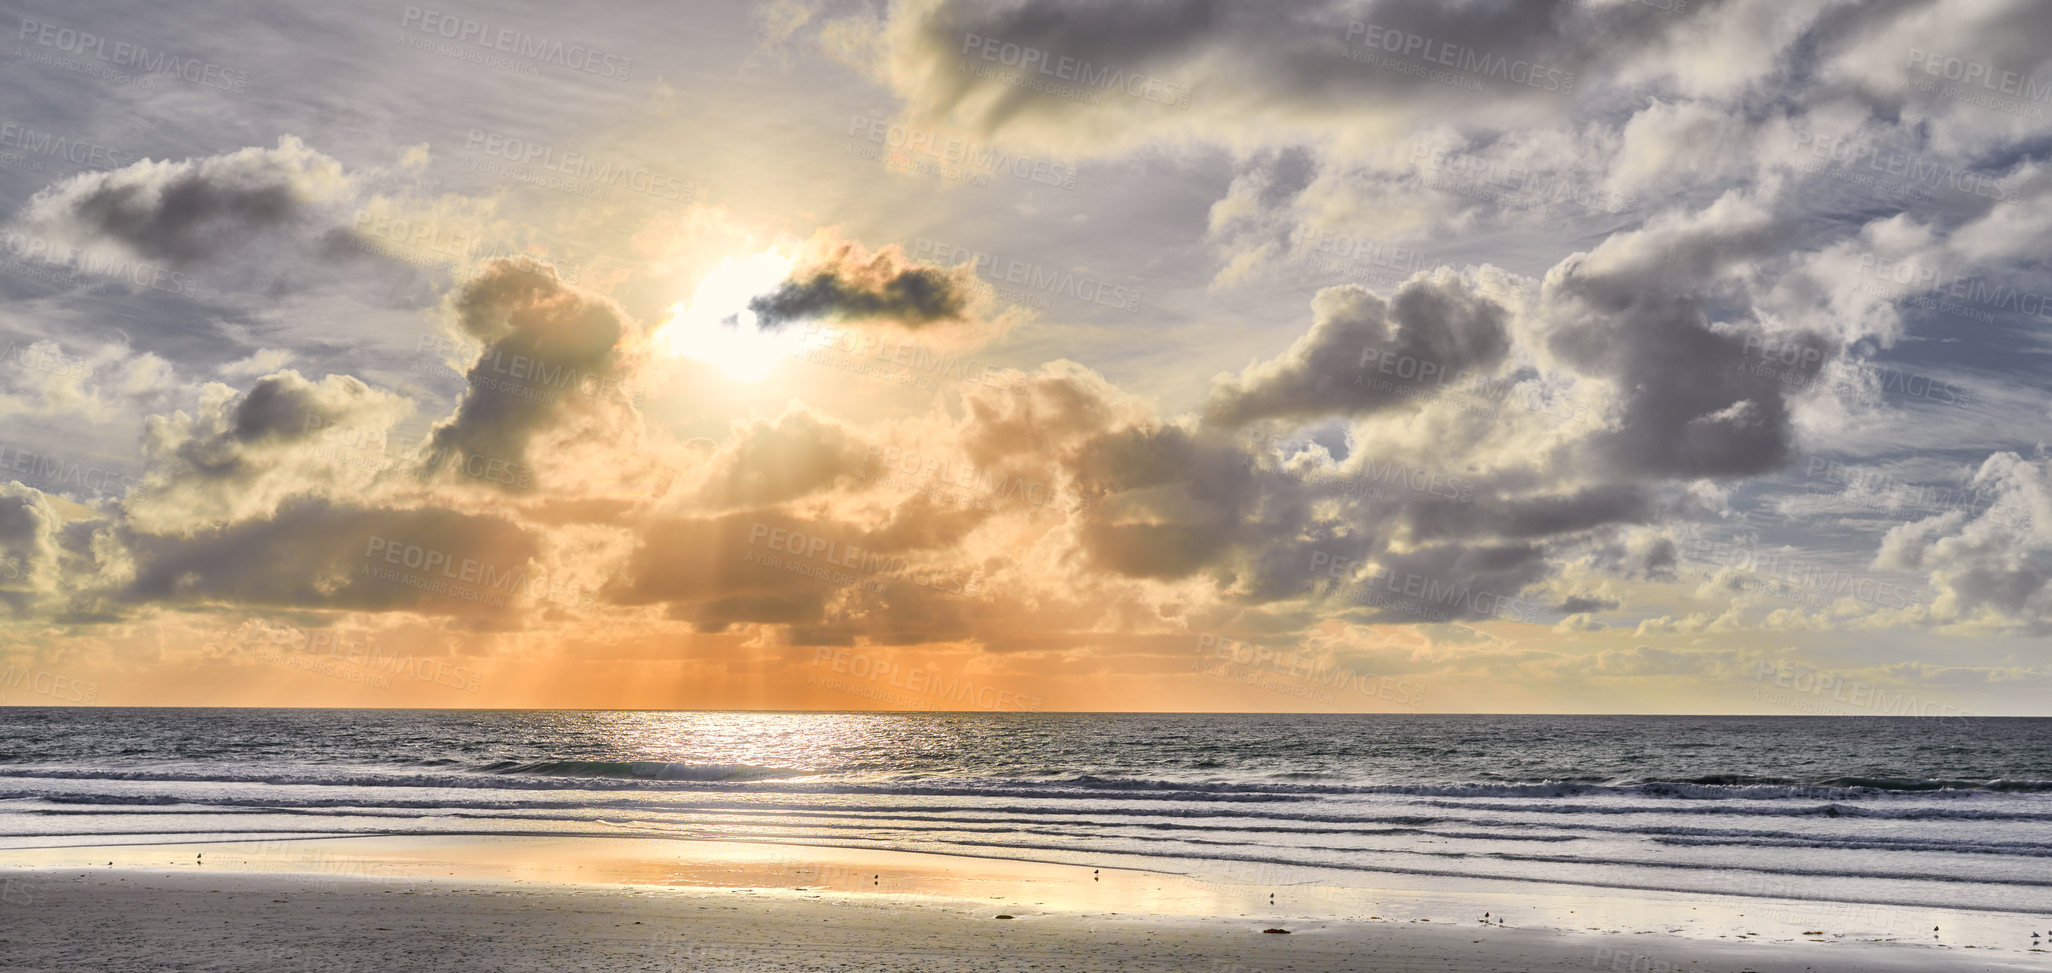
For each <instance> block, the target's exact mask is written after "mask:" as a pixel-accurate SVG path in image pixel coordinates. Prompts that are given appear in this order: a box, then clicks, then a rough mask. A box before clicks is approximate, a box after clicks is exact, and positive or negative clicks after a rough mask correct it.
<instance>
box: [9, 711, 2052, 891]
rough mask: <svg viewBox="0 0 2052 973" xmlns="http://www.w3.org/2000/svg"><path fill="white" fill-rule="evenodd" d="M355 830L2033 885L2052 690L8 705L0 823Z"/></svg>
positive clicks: (2050, 816) (1800, 883)
mask: <svg viewBox="0 0 2052 973" xmlns="http://www.w3.org/2000/svg"><path fill="white" fill-rule="evenodd" d="M347 834H374V835H505V834H522V835H557V836H570V835H584V834H594V835H605V836H609V837H633V836H655V837H683V838H706V839H721V840H738V841H768V842H779V843H791V844H798V845H826V846H836V847H848V848H881V849H893V850H899V851H912V852H938V853H945V854H951V855H973V856H983V857H997V858H1010V859H1021V860H1029V861H1042V862H1053V863H1063V864H1079V865H1089V866H1091V867H1127V868H1142V869H1151V870H1156V871H1168V872H1177V873H1182V874H1187V875H1191V876H1195V877H1197V878H1202V879H1208V880H1211V881H1217V882H1238V883H1251V884H1262V885H1284V886H1287V885H1299V884H1301V885H1319V886H1351V887H1374V886H1376V885H1377V884H1378V883H1381V882H1386V881H1389V880H1391V879H1392V878H1395V877H1404V878H1405V879H1406V880H1407V881H1411V882H1414V883H1415V882H1417V881H1420V880H1427V881H1429V880H1432V879H1433V877H1435V876H1443V877H1446V878H1448V879H1464V880H1468V879H1487V880H1492V881H1501V882H1513V883H1515V882H1527V883H1546V884H1547V885H1549V886H1552V887H1562V886H1566V887H1583V888H1589V889H1612V890H1662V891H1671V892H1689V893H1714V894H1728V895H1736V896H1754V897H1761V898H1771V899H1791V898H1797V899H1810V900H1821V901H1837V902H1847V903H1881V904H1889V905H1929V906H1934V907H1943V908H1954V909H1975V910H1986V911H1994V912H2006V913H2041V914H2042V913H2052V867H2048V863H2052V719H2004V718H1943V719H1931V718H1900V719H1894V718H1838V717H1653V716H1432V715H1400V716H1388V715H1375V716H1263V715H1194V714H1193V715H1108V714H1056V713H1018V714H953V713H914V714H880V713H701V712H617V711H590V712H586V711H417V710H303V709H270V710H264V709H59V708H47V709H45V708H26V707H15V708H5V709H0V847H4V848H17V849H19V848H35V847H46V848H47V847H64V846H81V845H93V844H108V843H121V842H128V841H157V840H179V841H187V842H190V841H193V840H201V839H206V840H212V839H216V838H218V839H222V840H230V839H259V840H260V839H280V838H293V837H312V836H326V835H347ZM144 836H149V837H144ZM1534 887H1535V888H1537V887H1539V886H1537V885H1535V886H1534Z"/></svg>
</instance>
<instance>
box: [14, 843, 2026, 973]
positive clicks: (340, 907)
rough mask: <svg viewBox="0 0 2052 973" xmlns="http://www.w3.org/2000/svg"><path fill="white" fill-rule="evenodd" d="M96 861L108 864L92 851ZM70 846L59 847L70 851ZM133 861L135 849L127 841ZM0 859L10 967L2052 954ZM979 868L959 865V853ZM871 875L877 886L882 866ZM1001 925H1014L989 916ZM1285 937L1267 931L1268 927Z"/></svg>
mask: <svg viewBox="0 0 2052 973" xmlns="http://www.w3.org/2000/svg"><path fill="white" fill-rule="evenodd" d="M101 851H105V850H104V849H102V850H101ZM85 853H86V852H85V850H83V849H71V850H67V852H66V854H71V855H83V854H85ZM129 853H130V854H131V855H135V854H137V852H135V851H134V850H133V849H131V850H130V852H129ZM213 857H214V858H215V859H216V864H213V865H210V866H200V865H196V864H179V865H175V866H174V865H171V864H168V863H167V864H165V865H163V866H161V867H156V868H143V867H134V866H129V867H124V866H119V865H116V866H104V865H102V866H96V867H90V868H81V867H75V866H72V867H64V866H52V865H40V866H22V865H5V866H0V958H4V959H0V965H4V966H5V968H6V969H8V970H10V971H27V970H36V971H66V973H69V971H74V970H83V969H90V970H99V971H108V973H120V971H160V970H193V971H242V970H247V971H252V973H254V971H265V973H280V971H284V973H292V971H305V973H315V971H321V973H358V971H393V973H455V971H527V970H533V971H544V970H546V971H572V970H577V971H582V970H591V971H630V970H638V971H680V973H681V971H693V970H746V971H753V973H770V971H783V970H941V971H972V970H1006V971H1028V970H1033V971H1044V970H1164V971H1166V970H1174V971H1205V973H1257V971H1297V973H1314V971H1323V970H1335V971H1337V970H1376V971H1413V970H1417V971H1423V970H1432V971H1468V970H1473V971H1485V970H1486V971H1498V970H1500V971H1539V970H1560V971H1566V970H1575V971H1600V970H1616V971H1633V973H1660V971H1667V970H1691V971H1741V970H1753V971H1758V973H1782V971H1787V973H1797V971H1805V973H1815V971H1824V970H1830V971H1858V970H1876V971H1879V970H1891V971H1904V973H1909V971H1931V970H2007V969H2044V968H2045V967H2046V965H2047V960H2048V959H2052V956H2048V955H2042V954H2041V955H2030V954H2028V953H2026V952H2022V951H2014V950H2011V951H2004V952H2003V953H2001V954H1997V953H1995V952H1993V951H1990V950H1979V951H1972V950H1966V949H1963V948H1951V947H1941V946H1925V945H1918V944H1910V943H1871V942H1848V941H1811V940H1805V939H1797V940H1792V941H1761V940H1734V941H1715V942H1705V941H1702V940H1699V939H1688V938H1684V937H1680V936H1663V935H1649V934H1643V933H1641V934H1630V933H1602V932H1586V933H1569V932H1562V931H1558V930H1551V929H1544V928H1518V927H1509V928H1505V927H1497V926H1489V925H1485V924H1483V923H1482V922H1481V921H1479V920H1477V919H1472V918H1467V917H1458V916H1444V917H1441V919H1440V920H1439V921H1433V920H1431V919H1429V918H1426V917H1412V918H1395V917H1382V918H1375V919H1370V918H1367V917H1361V918H1354V919H1337V918H1321V919H1288V920H1277V919H1272V918H1271V919H1263V918H1259V917H1255V916H1238V915H1234V916H1224V915H1209V916H1199V915H1158V914H1146V913H1139V912H1130V911H1122V910H1118V909H1106V908H1102V907H1091V908H1076V907H1074V903H1070V904H1069V907H1050V906H1049V905H1046V904H1041V903H1039V902H1036V901H1034V900H1035V899H1036V898H1046V897H1041V896H1035V895H1033V894H1030V893H1029V894H1027V895H1024V896H1002V897H1000V896H982V897H978V898H967V897H961V896H948V895H933V894H909V893H890V892H875V893H862V892H843V891H825V890H821V889H819V888H807V889H791V888H753V889H740V888H722V887H707V886H687V885H650V884H617V883H606V884H597V883H578V882H564V881H558V880H536V879H531V878H530V879H514V878H479V877H476V876H453V875H452V876H440V877H422V876H419V875H405V876H401V875H396V874H394V875H373V874H347V873H336V872H326V873H298V874H294V873H285V872H269V871H249V870H231V869H234V867H235V866H234V865H233V864H232V863H230V862H228V861H226V860H224V859H226V858H227V857H229V854H228V852H227V851H226V850H225V849H217V850H216V852H215V853H214V855H213ZM971 861H973V860H971ZM877 874H878V878H876V879H873V881H879V882H880V881H881V874H882V873H877ZM1000 915H1008V916H1012V917H1013V918H1010V919H1001V918H998V916H1000ZM1278 923H1279V924H1280V925H1281V927H1283V928H1287V929H1288V930H1289V934H1288V935H1278V934H1269V933H1265V932H1263V930H1264V929H1267V928H1273V927H1275V926H1276V924H1278Z"/></svg>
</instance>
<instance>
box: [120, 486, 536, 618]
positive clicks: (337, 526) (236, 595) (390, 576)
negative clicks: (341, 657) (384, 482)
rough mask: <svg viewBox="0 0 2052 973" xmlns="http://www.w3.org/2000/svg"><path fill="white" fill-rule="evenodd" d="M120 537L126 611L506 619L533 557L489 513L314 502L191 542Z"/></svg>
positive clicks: (529, 542) (513, 528)
mask: <svg viewBox="0 0 2052 973" xmlns="http://www.w3.org/2000/svg"><path fill="white" fill-rule="evenodd" d="M125 533H126V534H127V536H126V538H125V541H126V547H127V548H128V549H129V550H130V551H132V552H133V556H134V558H135V562H136V570H135V578H134V580H133V581H132V582H131V583H130V584H128V585H127V587H126V589H125V590H124V591H123V592H122V593H121V600H123V601H126V602H129V603H164V602H169V603H176V604H185V605H203V604H209V603H228V604H243V605H266V606H274V607H279V608H329V609H353V610H359V611H378V612H384V611H418V612H426V613H432V614H443V615H491V614H495V613H496V614H503V613H504V612H505V611H506V610H507V606H508V605H509V604H511V603H513V602H516V601H518V599H519V598H520V597H521V596H523V595H525V594H526V592H527V590H528V589H527V587H526V584H527V583H528V581H529V580H531V579H532V578H533V577H535V576H536V573H535V569H534V567H533V566H532V565H531V564H530V561H531V560H532V559H533V558H534V557H535V556H536V555H537V554H538V553H539V551H540V543H539V540H538V538H536V537H535V536H534V535H532V534H530V533H529V532H528V531H526V530H525V529H523V528H521V527H520V526H519V525H517V524H515V523H513V522H512V521H510V520H508V519H506V518H505V517H503V516H499V515H495V514H473V513H463V512H459V511H454V510H443V509H434V508H421V509H378V508H372V507H361V506H353V505H349V504H345V503H337V502H331V501H328V500H322V499H300V500H293V501H289V502H287V503H285V504H284V505H282V506H281V507H280V508H279V509H278V511H277V512H276V514H275V515H274V516H270V517H264V518H259V519H252V520H245V521H240V522H237V523H233V524H227V525H222V526H218V527H212V528H208V529H204V530H199V531H195V532H192V533H191V534H188V535H178V536H171V535H155V534H141V533H134V532H125ZM395 551H396V552H397V553H396V555H395V554H394V552H395ZM431 555H432V557H433V560H430V556H431ZM395 556H396V558H397V560H394V559H393V558H394V557H395ZM473 564H474V565H475V566H476V567H475V569H474V570H473V569H472V568H471V567H470V566H471V565H473Z"/></svg>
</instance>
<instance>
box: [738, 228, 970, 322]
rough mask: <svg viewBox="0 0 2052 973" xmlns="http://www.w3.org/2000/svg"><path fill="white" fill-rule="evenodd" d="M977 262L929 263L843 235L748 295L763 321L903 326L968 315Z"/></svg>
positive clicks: (948, 319) (751, 306) (750, 305)
mask: <svg viewBox="0 0 2052 973" xmlns="http://www.w3.org/2000/svg"><path fill="white" fill-rule="evenodd" d="M976 286H977V284H976V277H975V273H974V271H973V269H972V268H970V267H967V266H963V267H952V268H944V267H928V266H922V265H919V264H915V263H913V262H912V261H910V260H908V259H907V258H906V257H905V255H904V252H903V251H901V250H899V249H898V248H897V247H894V246H890V247H884V248H883V249H881V250H878V251H876V252H874V253H871V252H869V251H867V250H865V249H863V247H862V246H861V245H860V244H857V243H853V242H842V243H837V244H828V245H826V246H825V247H823V248H815V252H813V253H812V254H810V255H809V256H808V257H807V258H805V259H804V260H803V261H801V262H800V264H799V266H798V267H797V268H796V269H794V270H793V271H792V273H791V276H790V278H789V279H788V280H786V281H784V282H783V283H782V284H780V285H779V286H778V287H777V288H776V290H774V291H772V292H770V293H768V294H764V295H762V296H760V297H757V298H755V299H753V300H751V301H749V302H748V308H749V310H751V311H754V312H755V313H756V315H757V316H758V322H759V326H760V327H763V328H779V327H782V326H784V325H786V324H789V323H791V322H794V321H869V322H881V323H888V324H895V325H898V326H900V327H904V328H924V327H929V326H932V325H937V324H947V323H963V322H966V321H967V320H968V315H969V313H970V310H971V308H972V307H973V306H974V304H975V293H974V290H973V289H974V288H975V287H976Z"/></svg>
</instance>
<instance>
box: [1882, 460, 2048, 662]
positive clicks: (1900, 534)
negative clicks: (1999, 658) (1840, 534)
mask: <svg viewBox="0 0 2052 973" xmlns="http://www.w3.org/2000/svg"><path fill="white" fill-rule="evenodd" d="M1970 486H1972V487H1973V488H1974V489H1975V490H1976V491H1977V492H1985V495H1986V496H1987V497H1988V498H1989V503H1988V505H1987V507H1985V508H1983V509H1978V510H1974V511H1966V510H1954V511H1949V512H1947V513H1943V514H1939V515H1938V516H1935V517H1927V518H1924V519H1922V520H1917V521H1913V522H1910V523H1906V524H1902V525H1899V526H1897V527H1895V528H1893V529H1891V530H1889V531H1888V534H1887V536H1886V537H1885V538H1883V540H1882V542H1881V547H1880V550H1879V551H1878V552H1877V553H1876V555H1875V559H1874V563H1875V565H1876V566H1877V567H1881V568H1894V569H1898V570H1905V571H1924V572H1928V573H1929V577H1930V584H1931V587H1932V588H1934V589H1936V590H1937V592H1938V596H1937V597H1936V598H1935V599H1933V600H1932V603H1931V618H1932V621H1934V622H1936V623H1939V624H1941V625H1957V626H1962V627H1966V628H1972V629H1982V630H1987V631H1995V632H2010V633H2017V634H2029V635H2039V636H2042V635H2046V634H2052V460H2046V459H2040V460H2038V461H2036V462H2033V461H2030V460H2026V459H2024V458H2023V457H2021V456H2019V455H2017V454H2015V453H2010V452H2003V453H1997V454H1995V455H1993V456H1990V457H1988V458H1987V460H1986V461H1984V462H1983V463H1982V464H1981V466H1980V468H1979V469H1978V470H1976V471H1975V473H1974V476H1973V479H1972V480H1971V481H1970Z"/></svg>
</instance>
